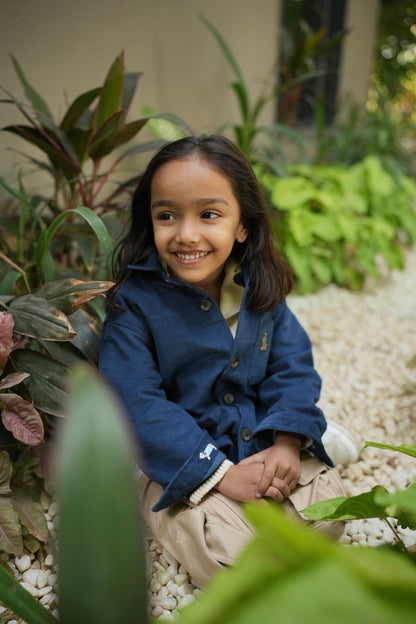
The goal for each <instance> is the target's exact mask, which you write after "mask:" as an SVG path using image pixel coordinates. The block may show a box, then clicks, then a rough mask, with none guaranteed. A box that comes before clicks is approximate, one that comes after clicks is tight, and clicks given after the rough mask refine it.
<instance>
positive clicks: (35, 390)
mask: <svg viewBox="0 0 416 624" xmlns="http://www.w3.org/2000/svg"><path fill="white" fill-rule="evenodd" d="M10 358H11V360H12V362H13V365H14V367H15V368H16V369H17V370H19V371H24V372H26V373H29V375H30V377H28V378H27V379H25V381H24V384H25V386H26V387H27V388H28V390H29V392H30V394H31V396H32V397H33V401H34V404H35V407H36V408H37V409H39V410H42V411H44V412H46V413H48V414H52V415H54V416H63V413H64V407H63V406H64V405H65V404H66V403H67V401H68V392H67V375H68V371H69V369H68V367H67V366H65V365H64V364H62V363H60V362H56V361H55V360H52V359H51V358H50V357H47V356H46V355H43V354H42V353H38V352H37V351H32V350H30V349H16V350H15V351H13V352H12V354H11V356H10Z"/></svg>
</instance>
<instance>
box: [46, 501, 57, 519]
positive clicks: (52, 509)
mask: <svg viewBox="0 0 416 624" xmlns="http://www.w3.org/2000/svg"><path fill="white" fill-rule="evenodd" d="M58 511H59V505H58V503H57V502H56V501H53V503H51V504H50V506H49V509H48V512H49V515H50V516H51V518H53V517H54V516H56V514H57V513H58Z"/></svg>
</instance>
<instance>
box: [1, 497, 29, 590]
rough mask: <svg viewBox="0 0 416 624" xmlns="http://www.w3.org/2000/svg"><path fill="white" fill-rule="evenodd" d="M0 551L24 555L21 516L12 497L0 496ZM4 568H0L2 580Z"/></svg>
mask: <svg viewBox="0 0 416 624" xmlns="http://www.w3.org/2000/svg"><path fill="white" fill-rule="evenodd" d="M0 550H3V551H4V552H6V553H9V554H13V555H17V556H18V557H20V556H21V555H22V554H23V538H22V529H21V527H20V522H19V516H18V514H17V511H16V508H15V506H14V504H13V501H12V497H11V496H5V495H3V496H0ZM2 570H3V566H0V579H1V571H2ZM0 600H1V601H2V602H3V599H2V584H1V582H0Z"/></svg>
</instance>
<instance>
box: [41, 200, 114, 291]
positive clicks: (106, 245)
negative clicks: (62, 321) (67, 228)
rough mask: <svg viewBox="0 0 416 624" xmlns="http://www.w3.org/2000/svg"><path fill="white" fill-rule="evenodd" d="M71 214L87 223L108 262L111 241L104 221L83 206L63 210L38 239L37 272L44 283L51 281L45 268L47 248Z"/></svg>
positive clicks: (111, 247)
mask: <svg viewBox="0 0 416 624" xmlns="http://www.w3.org/2000/svg"><path fill="white" fill-rule="evenodd" d="M72 214H77V215H78V216H80V217H82V218H83V219H84V220H85V221H86V222H87V223H88V225H89V226H90V227H91V229H92V230H93V232H94V233H95V235H96V237H97V239H98V242H99V244H100V246H101V249H102V251H103V254H104V255H105V257H106V258H107V261H108V263H109V262H110V257H111V253H112V249H113V241H112V239H111V236H110V233H109V231H108V230H107V227H106V225H105V223H104V221H103V220H102V219H101V218H100V217H99V216H98V215H97V214H96V213H95V212H94V211H93V210H91V209H90V208H86V207H85V206H81V207H80V208H73V209H70V210H65V212H63V213H62V214H60V215H58V216H57V217H56V218H55V219H54V220H53V221H52V223H51V224H50V225H49V227H48V228H47V229H46V230H44V231H43V232H42V235H41V238H40V239H39V242H38V245H37V247H36V264H37V267H38V270H39V272H40V273H43V274H44V277H45V281H46V282H48V281H51V279H52V278H50V275H49V271H48V268H47V259H48V246H49V244H50V242H51V241H52V239H53V237H54V236H55V234H56V232H57V231H58V229H59V228H60V227H61V225H62V224H63V223H64V221H65V220H66V219H67V218H68V217H69V216H70V215H72Z"/></svg>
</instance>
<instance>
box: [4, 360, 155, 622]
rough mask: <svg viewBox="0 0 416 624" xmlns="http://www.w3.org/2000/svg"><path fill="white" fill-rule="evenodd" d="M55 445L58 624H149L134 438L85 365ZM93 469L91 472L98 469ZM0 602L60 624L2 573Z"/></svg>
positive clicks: (74, 378)
mask: <svg viewBox="0 0 416 624" xmlns="http://www.w3.org/2000/svg"><path fill="white" fill-rule="evenodd" d="M69 397H70V400H69V403H68V404H67V406H66V414H67V416H68V418H67V419H65V421H64V426H63V428H62V430H61V431H60V432H59V436H58V439H57V440H56V441H55V447H54V448H55V452H54V455H55V463H56V472H57V479H56V484H55V485H56V492H57V496H58V501H59V509H60V512H59V529H58V538H59V622H61V623H62V624H73V623H74V622H82V623H83V624H96V623H97V622H100V624H114V622H119V621H122V622H126V623H127V624H133V623H134V624H139V623H142V622H147V621H148V617H147V609H146V575H145V560H144V552H143V548H144V544H143V531H142V520H141V513H140V504H139V496H138V487H137V482H136V480H135V478H134V466H135V463H136V462H137V453H136V449H135V448H134V447H133V445H132V436H131V432H130V431H129V429H128V426H127V424H126V421H125V420H124V416H123V415H122V413H121V411H120V407H119V405H118V403H117V402H116V401H115V399H114V398H113V395H112V394H111V393H110V392H109V390H108V389H107V388H106V387H105V385H104V382H103V381H102V380H101V379H100V378H99V377H98V375H97V374H96V373H95V372H94V371H93V370H92V368H91V367H88V366H87V365H83V366H81V367H77V368H76V369H75V370H74V371H73V372H72V373H71V385H70V390H69ZM92 467H93V469H92ZM0 600H1V602H2V603H3V604H4V605H6V606H7V607H9V609H11V610H12V611H13V612H14V613H15V614H16V615H18V616H19V617H21V618H23V619H24V621H25V622H27V624H53V623H55V624H56V623H57V621H58V620H57V619H56V618H55V617H54V616H52V614H51V613H50V612H49V611H48V610H47V609H45V608H44V607H43V606H42V605H41V604H40V603H39V602H38V601H37V600H36V599H35V598H34V597H33V596H31V594H29V593H28V592H27V591H26V590H25V589H24V588H23V587H22V586H21V585H20V584H19V583H18V582H17V580H16V579H14V578H13V577H12V575H11V574H9V573H8V572H6V570H5V569H4V568H3V567H2V566H0Z"/></svg>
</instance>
